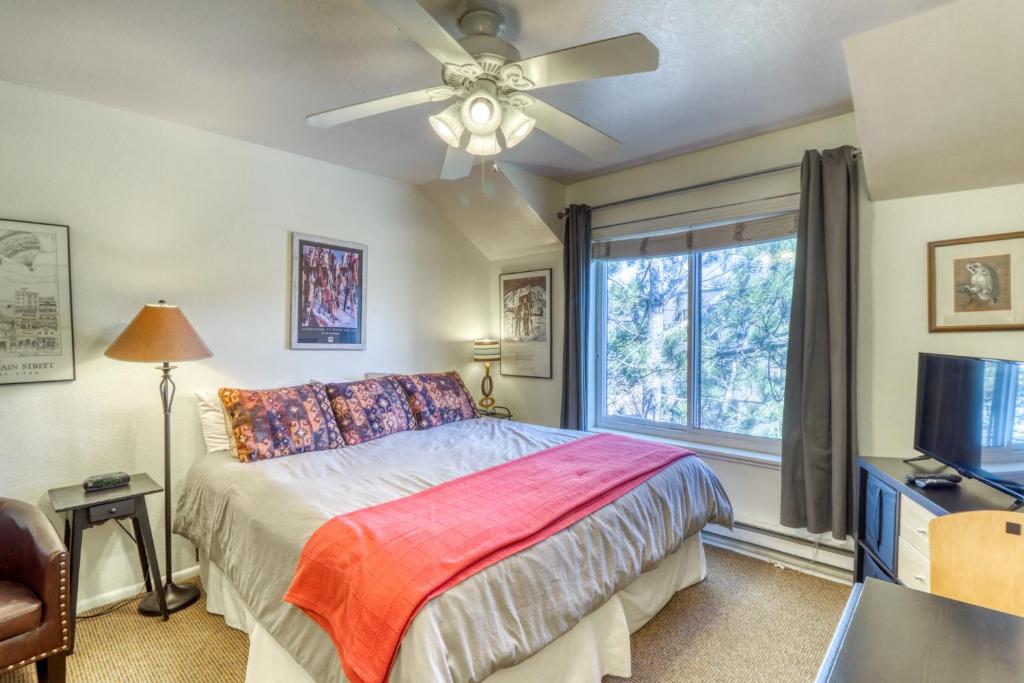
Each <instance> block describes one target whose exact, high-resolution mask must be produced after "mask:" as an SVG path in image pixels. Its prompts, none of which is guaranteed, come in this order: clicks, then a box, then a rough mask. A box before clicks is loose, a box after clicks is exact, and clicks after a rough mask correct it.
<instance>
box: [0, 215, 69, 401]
mask: <svg viewBox="0 0 1024 683" xmlns="http://www.w3.org/2000/svg"><path fill="white" fill-rule="evenodd" d="M74 378H75V341H74V334H73V329H72V318H71V258H70V249H69V243H68V226H66V225H51V224H49V223H32V222H28V221H12V220H6V219H0V384H24V383H29V382H61V381H67V380H73V379H74Z"/></svg>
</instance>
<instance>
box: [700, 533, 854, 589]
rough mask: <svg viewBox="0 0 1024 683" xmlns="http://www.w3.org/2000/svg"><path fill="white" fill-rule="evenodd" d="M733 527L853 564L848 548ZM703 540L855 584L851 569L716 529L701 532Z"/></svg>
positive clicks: (850, 550) (851, 553)
mask: <svg viewBox="0 0 1024 683" xmlns="http://www.w3.org/2000/svg"><path fill="white" fill-rule="evenodd" d="M733 527H734V528H735V529H738V530H743V531H746V532H748V533H751V534H757V535H764V536H770V537H772V538H775V539H777V540H780V541H783V542H785V543H788V544H795V545H799V546H803V547H806V548H812V549H814V550H815V551H816V552H818V553H829V554H830V555H832V556H833V557H834V558H836V559H841V560H847V561H849V562H850V563H852V561H853V550H852V549H847V548H837V547H836V546H833V545H826V544H823V543H815V542H814V541H811V540H809V539H806V538H800V537H799V536H791V535H789V534H784V533H781V532H779V531H775V530H774V529H767V528H765V527H761V526H757V525H756V524H748V523H745V522H735V523H734V524H733ZM701 535H702V536H703V537H704V539H705V540H706V541H707V542H708V543H710V544H711V545H714V546H718V547H720V548H725V549H727V550H735V551H736V552H739V553H741V554H744V555H749V556H752V557H756V558H759V559H762V560H766V561H769V562H777V563H779V564H782V565H786V566H789V567H792V568H794V569H800V570H804V571H810V572H812V573H814V574H818V575H820V576H824V577H826V578H829V579H832V580H835V581H839V582H842V583H851V582H852V581H853V572H852V571H850V570H849V569H843V568H841V567H837V566H835V565H834V564H831V563H828V562H821V561H819V560H817V559H814V558H807V557H802V556H800V555H794V554H793V553H788V552H786V551H784V550H779V549H777V548H770V547H767V546H765V545H760V544H758V543H754V542H751V541H748V540H745V539H741V538H736V537H735V536H728V535H726V534H723V533H719V532H717V531H715V530H713V529H704V530H703V531H702V532H701Z"/></svg>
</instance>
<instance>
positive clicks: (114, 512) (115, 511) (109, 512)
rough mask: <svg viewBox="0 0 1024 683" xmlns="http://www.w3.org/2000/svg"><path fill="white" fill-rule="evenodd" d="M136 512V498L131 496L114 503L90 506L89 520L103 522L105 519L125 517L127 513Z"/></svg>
mask: <svg viewBox="0 0 1024 683" xmlns="http://www.w3.org/2000/svg"><path fill="white" fill-rule="evenodd" d="M134 512H135V500H134V499H133V498H129V499H128V500H118V501H115V502H113V503H103V504H101V505H93V506H92V507H91V508H89V521H90V522H102V521H103V520H105V519H114V518H115V517H124V516H125V515H130V514H132V513H134Z"/></svg>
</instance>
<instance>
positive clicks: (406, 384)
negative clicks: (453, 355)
mask: <svg viewBox="0 0 1024 683" xmlns="http://www.w3.org/2000/svg"><path fill="white" fill-rule="evenodd" d="M395 378H396V379H397V380H398V383H399V384H400V385H401V386H402V389H403V390H404V391H405V395H406V396H407V397H408V398H409V407H410V408H412V414H413V418H415V420H416V428H417V429H430V428H431V427H437V426H439V425H443V424H447V423H449V422H458V421H459V420H469V419H471V418H474V417H476V406H475V405H473V397H472V396H470V394H469V390H468V389H466V385H465V384H463V383H462V377H460V376H459V373H458V372H456V371H455V370H451V371H449V372H427V373H423V374H420V375H395Z"/></svg>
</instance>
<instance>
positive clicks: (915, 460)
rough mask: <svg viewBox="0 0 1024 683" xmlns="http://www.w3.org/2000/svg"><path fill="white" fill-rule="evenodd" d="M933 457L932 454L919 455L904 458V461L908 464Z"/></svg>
mask: <svg viewBox="0 0 1024 683" xmlns="http://www.w3.org/2000/svg"><path fill="white" fill-rule="evenodd" d="M931 459H932V456H930V455H918V456H916V457H913V458H903V462H905V463H907V464H910V463H912V462H921V461H922V460H931Z"/></svg>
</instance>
